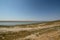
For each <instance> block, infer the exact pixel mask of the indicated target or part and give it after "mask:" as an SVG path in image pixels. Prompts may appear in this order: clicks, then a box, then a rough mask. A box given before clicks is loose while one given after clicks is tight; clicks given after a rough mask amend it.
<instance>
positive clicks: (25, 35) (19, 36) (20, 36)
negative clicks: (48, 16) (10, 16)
mask: <svg viewBox="0 0 60 40" xmlns="http://www.w3.org/2000/svg"><path fill="white" fill-rule="evenodd" d="M0 40H60V20H56V21H48V22H42V23H33V24H25V25H14V26H3V25H0Z"/></svg>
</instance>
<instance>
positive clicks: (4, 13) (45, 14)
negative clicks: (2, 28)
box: [0, 0, 60, 21]
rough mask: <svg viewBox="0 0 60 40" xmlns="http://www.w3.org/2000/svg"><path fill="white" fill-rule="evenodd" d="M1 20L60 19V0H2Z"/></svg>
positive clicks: (0, 4)
mask: <svg viewBox="0 0 60 40" xmlns="http://www.w3.org/2000/svg"><path fill="white" fill-rule="evenodd" d="M0 20H34V21H49V20H60V0H0Z"/></svg>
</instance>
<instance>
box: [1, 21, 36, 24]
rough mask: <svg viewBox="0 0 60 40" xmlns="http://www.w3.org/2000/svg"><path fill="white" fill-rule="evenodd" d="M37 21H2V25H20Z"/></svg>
mask: <svg viewBox="0 0 60 40" xmlns="http://www.w3.org/2000/svg"><path fill="white" fill-rule="evenodd" d="M31 23H37V22H35V21H34V22H0V25H18V24H31Z"/></svg>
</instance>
